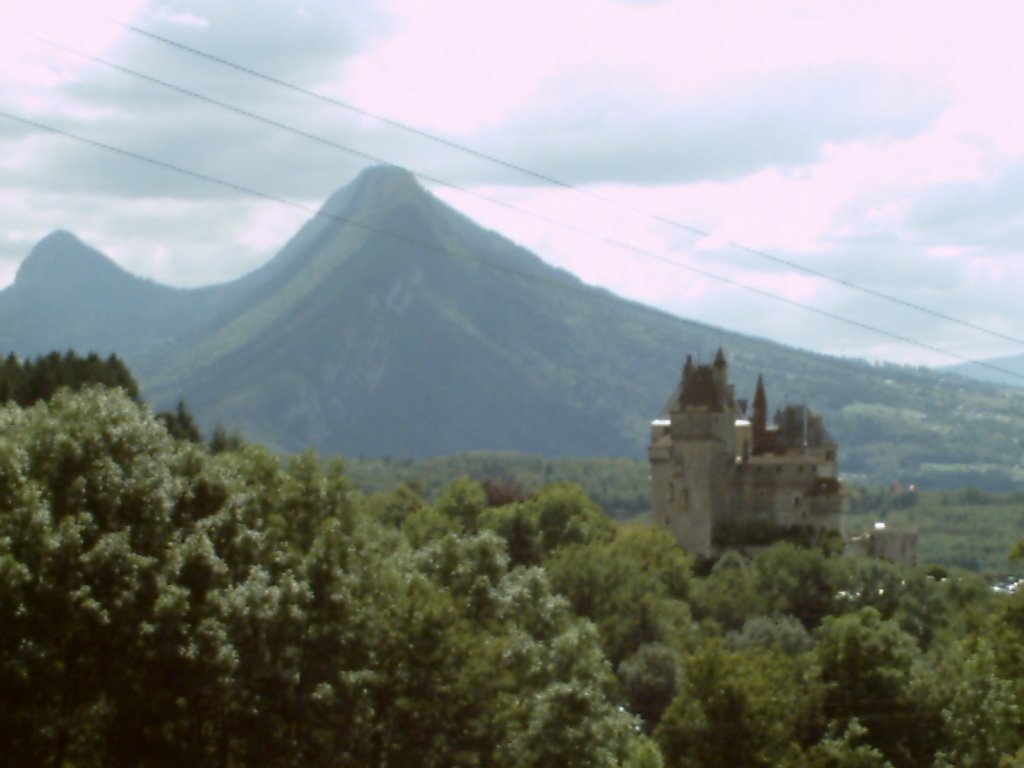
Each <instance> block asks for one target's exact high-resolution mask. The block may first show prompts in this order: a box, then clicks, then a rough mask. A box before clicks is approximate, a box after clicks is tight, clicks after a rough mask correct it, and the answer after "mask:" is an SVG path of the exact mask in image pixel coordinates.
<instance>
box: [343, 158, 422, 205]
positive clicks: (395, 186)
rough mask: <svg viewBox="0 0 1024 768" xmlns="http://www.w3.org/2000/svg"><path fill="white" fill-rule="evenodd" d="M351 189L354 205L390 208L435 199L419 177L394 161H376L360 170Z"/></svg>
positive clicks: (350, 186)
mask: <svg viewBox="0 0 1024 768" xmlns="http://www.w3.org/2000/svg"><path fill="white" fill-rule="evenodd" d="M348 189H350V190H351V192H350V198H349V199H350V200H351V202H352V205H353V207H354V208H359V209H364V210H366V209H378V210H380V209H385V210H390V209H393V208H395V207H397V206H399V205H402V204H403V203H415V202H418V203H423V202H425V201H428V200H432V199H433V198H431V196H430V195H429V194H428V193H427V191H426V190H425V189H423V187H422V186H420V183H419V181H417V180H416V177H415V176H414V175H413V174H412V173H410V172H409V171H407V170H405V169H404V168H399V167H397V166H394V165H375V166H372V167H370V168H367V169H366V170H364V171H363V172H362V173H360V174H359V175H358V176H357V177H356V179H355V181H353V182H352V183H351V184H350V185H349V187H348Z"/></svg>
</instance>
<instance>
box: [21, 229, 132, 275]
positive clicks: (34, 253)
mask: <svg viewBox="0 0 1024 768" xmlns="http://www.w3.org/2000/svg"><path fill="white" fill-rule="evenodd" d="M122 271H123V270H121V268H120V267H118V266H117V265H116V264H115V263H114V262H113V261H111V260H110V259H109V258H107V257H106V256H104V255H103V254H102V253H100V252H99V251H97V250H96V249H95V248H92V247H90V246H88V245H86V244H85V243H84V242H82V241H81V240H80V239H79V238H78V237H77V236H76V235H74V234H73V233H71V232H68V231H67V230H64V229H57V230H54V231H53V232H51V233H50V234H48V235H47V236H46V237H44V238H43V239H42V240H40V241H39V242H38V243H36V245H35V247H34V248H33V249H32V250H31V251H30V252H29V254H28V256H26V257H25V260H24V261H23V262H22V263H21V266H20V267H18V273H17V275H15V277H14V284H15V285H20V286H22V287H24V286H25V285H26V284H35V283H39V282H44V283H45V282H48V281H50V280H61V281H69V280H76V279H82V278H85V277H87V276H90V277H91V276H93V275H96V274H98V273H99V274H102V273H109V272H122Z"/></svg>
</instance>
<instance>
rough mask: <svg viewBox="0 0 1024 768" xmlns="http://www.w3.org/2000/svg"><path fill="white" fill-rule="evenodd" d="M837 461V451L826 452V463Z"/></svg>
mask: <svg viewBox="0 0 1024 768" xmlns="http://www.w3.org/2000/svg"><path fill="white" fill-rule="evenodd" d="M835 460H836V452H835V451H825V461H835Z"/></svg>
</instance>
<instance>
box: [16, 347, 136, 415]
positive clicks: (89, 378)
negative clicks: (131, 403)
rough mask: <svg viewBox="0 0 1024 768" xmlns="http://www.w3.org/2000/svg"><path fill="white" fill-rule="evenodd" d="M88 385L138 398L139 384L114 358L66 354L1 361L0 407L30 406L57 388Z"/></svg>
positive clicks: (47, 397)
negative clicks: (3, 405)
mask: <svg viewBox="0 0 1024 768" xmlns="http://www.w3.org/2000/svg"><path fill="white" fill-rule="evenodd" d="M89 386H104V387H117V388H120V389H122V390H124V392H125V393H126V394H127V395H128V396H129V397H131V398H132V399H134V400H138V398H139V385H138V384H136V382H135V378H134V377H133V376H132V373H131V371H129V370H128V367H127V366H126V365H125V364H124V363H123V362H121V360H120V359H118V357H117V356H116V355H110V356H109V357H107V358H106V359H104V358H101V357H100V356H99V355H97V354H95V353H92V354H89V355H87V356H86V357H80V356H79V355H78V354H77V353H75V352H73V351H68V352H65V353H64V354H63V355H61V354H60V353H58V352H51V353H50V354H48V355H46V356H45V357H37V358H35V359H34V360H25V361H21V360H19V359H18V358H17V357H15V356H14V355H8V356H7V357H6V358H0V405H2V404H3V403H8V402H13V403H17V404H18V405H21V406H29V405H32V404H34V403H37V402H39V401H40V400H49V399H50V398H52V397H53V396H54V395H55V394H56V393H57V391H58V390H60V389H82V388H83V387H89Z"/></svg>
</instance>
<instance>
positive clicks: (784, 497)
mask: <svg viewBox="0 0 1024 768" xmlns="http://www.w3.org/2000/svg"><path fill="white" fill-rule="evenodd" d="M746 411H747V409H746V402H745V401H742V400H739V401H738V400H737V399H736V398H735V393H734V391H733V386H732V385H731V384H730V383H729V366H728V363H727V362H726V360H725V355H724V353H723V352H722V350H721V349H719V350H718V354H717V355H716V356H715V360H714V362H713V363H712V364H711V365H695V364H694V363H693V360H692V358H691V357H689V356H687V358H686V364H685V366H684V367H683V375H682V379H681V381H680V383H679V386H678V387H677V389H676V391H675V392H674V393H673V395H672V397H671V399H670V400H669V403H668V405H667V406H666V412H665V413H664V414H663V415H662V417H661V418H659V419H656V420H655V421H654V422H652V424H651V445H650V449H649V458H650V462H651V494H652V499H651V501H652V509H653V513H654V519H655V523H656V524H657V525H659V526H662V527H664V528H667V529H668V530H669V531H671V532H672V534H673V535H674V536H675V538H676V540H677V541H678V542H679V544H680V545H682V546H683V547H684V548H685V549H686V550H687V551H689V552H692V553H694V554H696V555H699V556H703V557H708V556H712V555H715V554H717V553H719V552H721V551H723V550H725V549H728V548H734V547H739V548H750V547H756V546H760V545H766V544H770V543H771V542H773V541H777V540H780V539H786V540H791V541H799V542H804V543H816V542H820V541H823V540H824V539H826V538H828V537H830V536H834V537H836V538H837V541H838V542H841V541H842V536H843V529H842V528H843V514H844V512H845V510H846V507H847V504H848V497H847V495H846V493H845V491H844V490H843V487H842V485H841V484H840V482H839V479H838V475H837V465H836V452H837V446H836V443H835V441H834V440H833V439H832V438H831V437H830V436H829V434H828V432H827V431H826V430H825V427H824V425H823V424H822V421H821V417H820V416H818V415H815V414H813V413H811V411H810V410H809V409H808V408H807V407H806V406H804V405H787V406H786V407H785V408H783V409H781V410H779V411H777V412H776V413H775V417H774V419H773V423H772V424H769V422H768V400H767V397H766V395H765V389H764V381H763V380H762V378H761V377H758V380H757V390H756V392H755V394H754V402H753V407H752V409H751V412H750V414H749V417H748V415H747V412H746Z"/></svg>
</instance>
